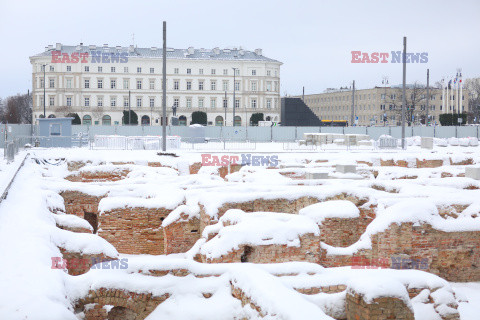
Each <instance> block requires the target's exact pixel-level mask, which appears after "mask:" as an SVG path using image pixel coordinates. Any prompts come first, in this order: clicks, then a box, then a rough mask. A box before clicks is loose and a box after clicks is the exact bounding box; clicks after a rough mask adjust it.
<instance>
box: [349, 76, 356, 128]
mask: <svg viewBox="0 0 480 320" xmlns="http://www.w3.org/2000/svg"><path fill="white" fill-rule="evenodd" d="M354 120H355V80H353V90H352V116H351V117H350V125H351V126H353V123H354Z"/></svg>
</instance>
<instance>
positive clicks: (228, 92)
mask: <svg viewBox="0 0 480 320" xmlns="http://www.w3.org/2000/svg"><path fill="white" fill-rule="evenodd" d="M30 62H31V64H32V83H33V88H32V92H33V116H34V120H35V119H38V118H39V117H43V112H44V111H43V104H44V101H43V99H44V87H43V86H44V83H43V79H44V77H45V84H46V87H45V106H46V116H47V117H49V116H50V117H54V116H55V117H61V116H66V115H67V114H71V113H76V114H78V116H79V117H80V119H81V121H82V124H91V125H120V124H122V117H123V111H124V110H128V109H129V108H130V109H131V110H132V111H134V112H135V113H136V114H137V116H138V124H139V125H141V124H143V125H161V115H162V107H161V106H162V50H161V48H155V47H152V48H136V47H133V46H130V47H109V46H108V45H104V46H101V47H98V46H84V45H78V46H65V45H62V44H57V45H56V46H55V47H54V46H49V47H46V50H45V51H44V52H43V53H41V54H38V55H35V56H32V57H30ZM44 65H46V66H45V73H44V70H43V66H44ZM280 66H281V62H279V61H276V60H273V59H270V58H267V57H265V56H263V55H262V50H261V49H256V50H255V51H247V50H243V49H240V48H233V49H219V48H214V49H211V50H210V49H208V50H207V49H194V48H188V49H167V83H166V86H167V101H166V104H167V117H168V119H167V121H168V124H170V122H171V117H172V115H173V107H174V106H175V107H176V115H177V117H179V120H180V125H188V124H190V121H191V120H192V113H193V112H195V111H203V112H205V113H206V114H207V121H208V125H212V126H215V125H224V124H225V122H226V125H229V126H231V125H232V124H233V105H234V101H233V95H234V88H235V105H236V109H235V116H236V125H242V126H244V125H245V124H246V122H245V121H247V124H248V123H249V119H250V117H251V115H252V114H253V113H263V114H264V117H265V118H266V119H267V118H268V119H270V120H272V121H280ZM234 72H235V75H234ZM234 79H235V80H234ZM234 86H235V87H234ZM225 107H226V109H225ZM225 111H226V117H225ZM225 118H226V121H225Z"/></svg>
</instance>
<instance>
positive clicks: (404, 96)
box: [402, 37, 407, 149]
mask: <svg viewBox="0 0 480 320" xmlns="http://www.w3.org/2000/svg"><path fill="white" fill-rule="evenodd" d="M402 59H403V60H402V62H403V95H402V149H405V109H406V107H407V94H406V90H405V85H406V81H407V37H403V54H402Z"/></svg>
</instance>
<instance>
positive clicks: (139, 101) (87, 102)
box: [39, 96, 278, 109]
mask: <svg viewBox="0 0 480 320" xmlns="http://www.w3.org/2000/svg"><path fill="white" fill-rule="evenodd" d="M135 99H136V100H135V101H136V104H135V105H136V106H137V107H139V108H140V107H143V98H140V97H137V98H135ZM272 100H273V105H272ZM148 101H149V107H150V108H154V107H155V98H154V97H150V98H149V100H148ZM265 101H266V103H265V107H266V108H267V109H272V107H273V108H274V109H277V107H278V99H266V100H265ZM39 102H40V103H39V106H40V107H41V106H43V96H40V99H39ZM48 102H49V104H48V105H49V106H51V107H54V106H55V97H49V101H48ZM129 102H130V100H129V98H128V97H124V98H123V106H124V107H128V106H129ZM192 102H193V99H192V98H190V97H187V98H186V100H185V107H186V108H192V105H193V104H192ZM109 104H110V106H111V107H116V106H117V97H110V103H109ZM83 105H84V106H85V107H90V106H92V101H91V99H90V97H84V100H83ZM66 106H67V107H71V106H72V97H67V99H66ZM97 106H98V107H103V106H104V102H103V97H97ZM173 106H174V107H176V108H178V107H181V105H180V98H174V100H173ZM196 107H198V108H205V107H206V99H205V98H203V97H199V98H198V100H197V105H196ZM216 107H217V99H216V98H210V108H212V109H213V108H216ZM222 107H223V108H228V99H223V101H222ZM249 107H250V108H252V109H256V108H257V107H258V100H257V99H256V98H253V99H250V105H249ZM235 108H240V99H235Z"/></svg>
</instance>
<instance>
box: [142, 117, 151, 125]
mask: <svg viewBox="0 0 480 320" xmlns="http://www.w3.org/2000/svg"><path fill="white" fill-rule="evenodd" d="M149 125H150V117H149V116H143V117H142V126H149Z"/></svg>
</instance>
